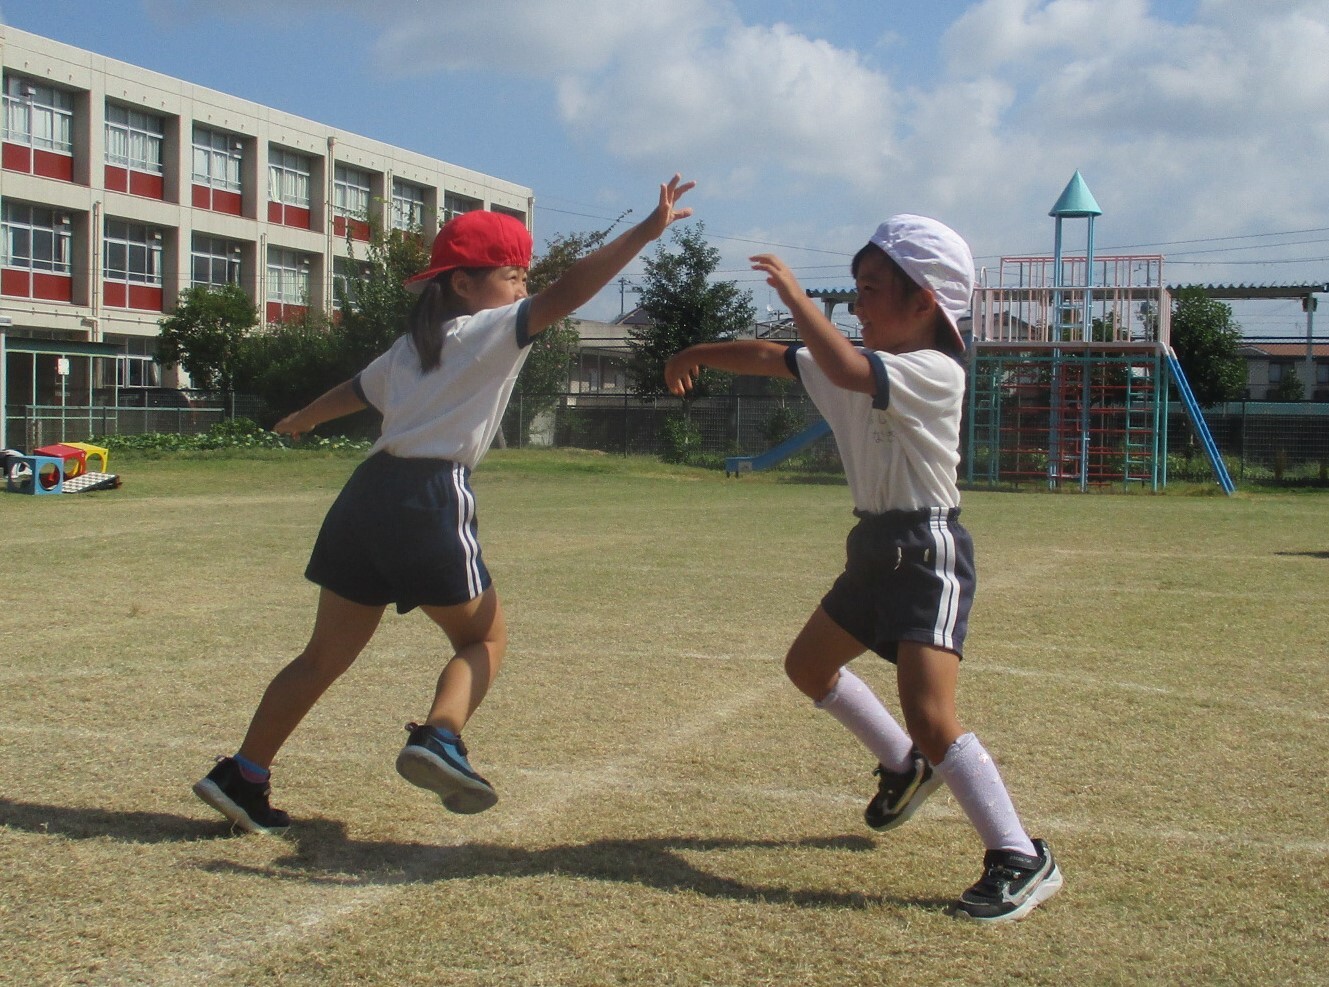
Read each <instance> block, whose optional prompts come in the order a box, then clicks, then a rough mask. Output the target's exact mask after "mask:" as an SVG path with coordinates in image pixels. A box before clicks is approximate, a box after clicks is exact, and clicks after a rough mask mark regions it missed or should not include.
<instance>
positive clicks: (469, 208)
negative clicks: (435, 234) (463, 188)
mask: <svg viewBox="0 0 1329 987" xmlns="http://www.w3.org/2000/svg"><path fill="white" fill-rule="evenodd" d="M484 205H485V204H484V203H483V202H481V201H480V200H479V199H471V198H468V197H467V196H464V195H458V194H457V193H455V192H444V193H443V222H445V223H446V222H447V221H448V220H450V219H455V218H457V217H458V216H460V215H461V214H462V213H464V212H474V211H475V210H477V209H483V208H484Z"/></svg>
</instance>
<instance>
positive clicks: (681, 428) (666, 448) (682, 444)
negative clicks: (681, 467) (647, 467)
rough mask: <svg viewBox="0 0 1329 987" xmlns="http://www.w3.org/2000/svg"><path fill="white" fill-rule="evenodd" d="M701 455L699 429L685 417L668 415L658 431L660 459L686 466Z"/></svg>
mask: <svg viewBox="0 0 1329 987" xmlns="http://www.w3.org/2000/svg"><path fill="white" fill-rule="evenodd" d="M700 454H701V429H699V428H698V427H697V426H696V425H695V424H694V423H693V422H692V420H691V419H690V418H688V417H687V416H685V415H670V416H669V417H668V418H666V419H665V420H664V426H663V428H661V430H660V458H661V459H663V460H664V461H665V462H666V463H680V464H687V463H690V462H692V461H693V460H694V459H695V458H696V457H697V456H698V455H700Z"/></svg>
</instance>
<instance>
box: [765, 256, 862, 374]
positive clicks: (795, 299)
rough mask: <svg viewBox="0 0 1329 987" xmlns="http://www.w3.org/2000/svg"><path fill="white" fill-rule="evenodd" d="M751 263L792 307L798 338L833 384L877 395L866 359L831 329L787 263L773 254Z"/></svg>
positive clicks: (833, 328) (781, 298) (790, 311)
mask: <svg viewBox="0 0 1329 987" xmlns="http://www.w3.org/2000/svg"><path fill="white" fill-rule="evenodd" d="M751 260H752V269H753V270H754V271H762V272H763V273H765V274H766V283H767V284H769V285H770V286H771V287H772V288H774V289H775V290H776V292H777V293H778V294H779V296H780V301H782V302H784V303H785V304H786V305H788V306H789V315H790V317H791V318H793V320H794V325H796V326H798V332H799V337H800V338H801V339H802V340H803V343H804V345H805V346H807V348H808V351H809V352H810V353H811V354H812V358H813V359H814V360H816V361H817V366H819V367H820V368H821V369H822V372H823V373H825V374H826V377H827V378H828V379H829V380H830V381H831V383H833V384H835V385H836V386H837V387H843V388H844V389H845V390H848V391H860V392H862V393H864V394H875V393H876V391H877V382H876V379H875V378H874V377H873V375H872V365H871V364H870V363H868V359H867V357H866V356H865V355H864V354H863V353H862V352H860V351H859V350H858V348H857V347H855V346H854V344H853V343H851V342H849V340H848V339H847V338H846V337H845V335H844V334H843V333H841V332H840V331H839V330H838V329H836V328H835V326H833V325H831V322H830V320H829V319H827V318H826V316H825V315H823V314H822V311H821V309H820V308H818V307H817V303H816V302H815V301H813V300H812V299H811V298H809V297H808V296H807V292H805V291H804V290H803V289H802V288H801V287H800V286H799V283H798V279H797V278H795V277H794V273H793V272H792V271H791V270H789V268H788V267H787V266H786V265H785V263H784V261H782V260H780V258H779V257H776V256H775V255H774V254H758V255H757V256H755V257H753V258H751Z"/></svg>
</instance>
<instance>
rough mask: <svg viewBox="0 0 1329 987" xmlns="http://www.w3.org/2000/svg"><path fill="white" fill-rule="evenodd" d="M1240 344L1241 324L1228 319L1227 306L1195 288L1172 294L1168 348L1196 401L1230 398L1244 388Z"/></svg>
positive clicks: (1211, 401)
mask: <svg viewBox="0 0 1329 987" xmlns="http://www.w3.org/2000/svg"><path fill="white" fill-rule="evenodd" d="M1240 347H1241V326H1239V325H1238V324H1237V323H1235V322H1233V321H1232V306H1231V305H1224V304H1223V303H1222V302H1220V301H1217V300H1216V299H1213V298H1210V297H1209V296H1208V295H1206V294H1205V292H1204V289H1203V288H1199V287H1188V288H1182V289H1180V290H1179V291H1177V293H1176V294H1175V295H1173V296H1172V348H1173V349H1174V350H1175V351H1176V353H1177V360H1178V362H1179V363H1180V364H1181V366H1182V369H1183V370H1185V371H1186V379H1187V380H1188V381H1189V382H1190V385H1191V391H1192V392H1193V393H1194V394H1195V400H1196V401H1198V402H1199V403H1200V404H1202V405H1211V404H1219V403H1221V402H1223V401H1232V400H1235V399H1236V398H1238V397H1240V396H1241V394H1242V392H1243V391H1244V390H1245V389H1246V361H1245V360H1244V359H1243V358H1242V356H1241V353H1240Z"/></svg>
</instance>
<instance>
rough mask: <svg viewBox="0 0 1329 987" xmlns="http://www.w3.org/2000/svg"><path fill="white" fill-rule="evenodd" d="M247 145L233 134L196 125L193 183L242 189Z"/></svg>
mask: <svg viewBox="0 0 1329 987" xmlns="http://www.w3.org/2000/svg"><path fill="white" fill-rule="evenodd" d="M243 150H244V145H243V144H242V143H241V142H240V140H239V139H237V138H236V137H234V136H233V135H231V134H226V133H222V132H221V131H220V130H209V129H208V128H206V127H195V128H194V184H195V185H205V186H208V187H209V188H214V189H222V190H223V191H226V192H239V191H240V190H241V184H240V162H241V160H242V159H243V153H242V152H243Z"/></svg>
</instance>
